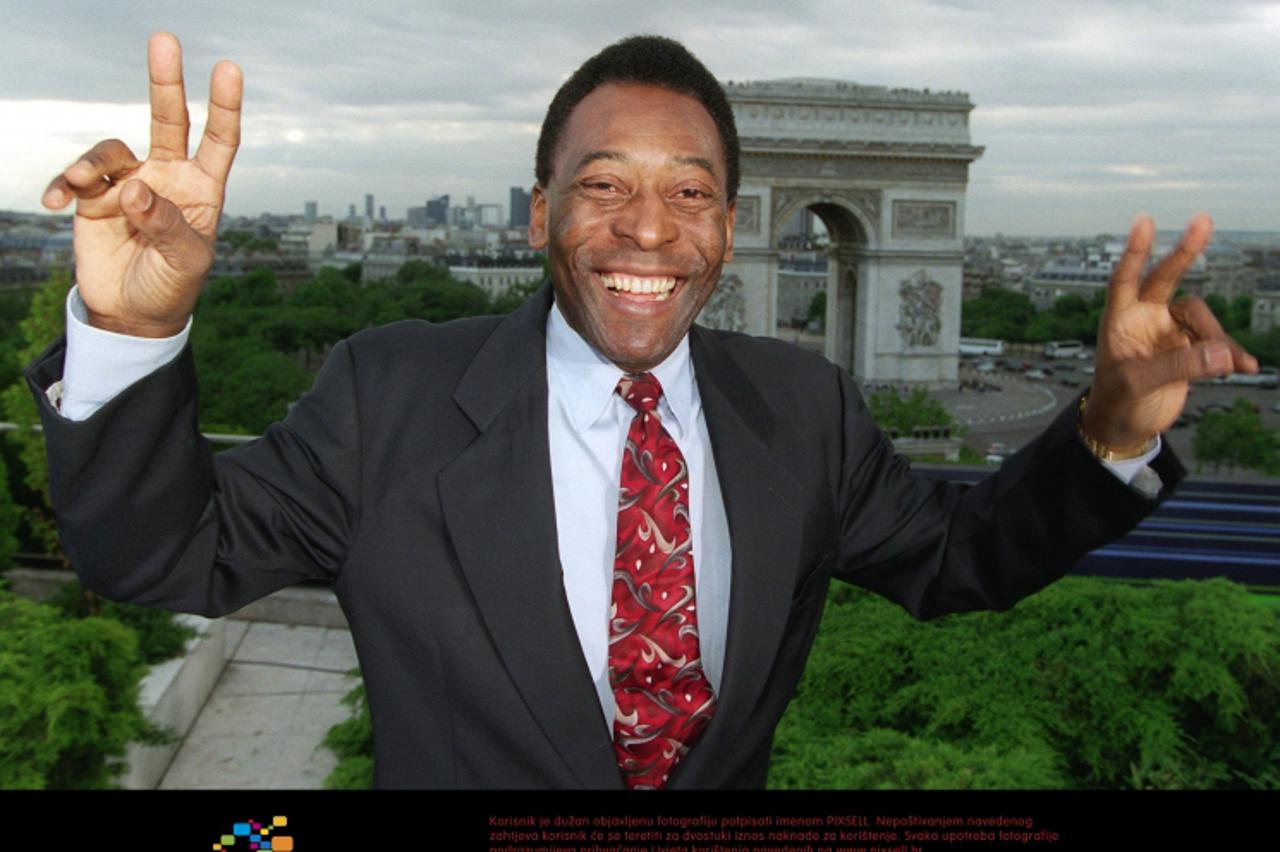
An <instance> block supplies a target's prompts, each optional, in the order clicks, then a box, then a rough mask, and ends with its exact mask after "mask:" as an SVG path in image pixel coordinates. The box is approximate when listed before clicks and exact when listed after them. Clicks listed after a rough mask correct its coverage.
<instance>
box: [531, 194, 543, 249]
mask: <svg viewBox="0 0 1280 852" xmlns="http://www.w3.org/2000/svg"><path fill="white" fill-rule="evenodd" d="M546 247H547V194H546V193H545V192H543V191H542V185H541V184H537V183H535V184H534V185H533V190H532V191H531V192H530V193H529V248H531V249H533V250H534V251H541V250H542V249H544V248H546Z"/></svg>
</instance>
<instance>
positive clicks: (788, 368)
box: [698, 326, 840, 392]
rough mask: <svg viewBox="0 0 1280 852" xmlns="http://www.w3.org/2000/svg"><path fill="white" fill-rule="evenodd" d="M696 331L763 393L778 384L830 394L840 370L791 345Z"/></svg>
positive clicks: (769, 339)
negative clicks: (821, 390) (823, 391)
mask: <svg viewBox="0 0 1280 852" xmlns="http://www.w3.org/2000/svg"><path fill="white" fill-rule="evenodd" d="M698 329H699V332H700V333H701V334H704V335H707V336H708V338H709V339H710V340H711V341H712V342H713V343H714V345H715V346H716V347H718V348H719V349H720V350H721V351H723V352H724V353H725V354H726V355H728V356H729V357H730V358H731V359H732V360H733V361H734V362H735V363H736V364H737V365H738V366H739V367H740V368H741V369H742V370H743V372H745V373H746V374H747V375H748V376H750V377H751V378H752V380H753V381H756V382H758V383H759V384H760V385H762V387H761V388H760V389H761V390H762V391H767V390H768V386H770V385H774V384H777V383H789V384H795V383H798V384H799V385H800V386H802V387H803V388H804V389H810V390H816V389H818V388H822V389H825V390H826V391H827V392H829V391H830V389H831V387H832V383H833V382H834V381H837V380H838V376H839V373H840V370H839V368H838V367H837V366H836V365H835V364H833V363H831V362H830V361H828V360H827V359H826V357H824V356H823V355H821V354H819V353H817V352H812V351H810V350H808V349H804V348H802V347H800V346H797V345H796V344H794V343H788V342H787V341H785V340H779V339H778V338H776V337H762V336H756V335H751V334H743V333H742V332H737V331H721V330H719V329H712V328H705V327H702V326H699V327H698ZM793 389H794V388H793Z"/></svg>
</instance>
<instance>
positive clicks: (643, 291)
mask: <svg viewBox="0 0 1280 852" xmlns="http://www.w3.org/2000/svg"><path fill="white" fill-rule="evenodd" d="M600 281H601V282H603V284H604V286H605V287H606V288H608V289H609V290H612V291H614V292H616V293H629V294H632V295H641V296H652V297H653V298H654V300H655V301H658V302H661V301H665V300H666V299H669V298H670V297H671V293H672V291H673V290H675V289H676V284H678V283H679V281H680V279H679V278H672V277H670V276H661V275H655V276H640V275H627V274H625V273H621V272H602V273H600Z"/></svg>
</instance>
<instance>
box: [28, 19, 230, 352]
mask: <svg viewBox="0 0 1280 852" xmlns="http://www.w3.org/2000/svg"><path fill="white" fill-rule="evenodd" d="M147 66H148V70H149V71H150V75H151V153H150V154H149V155H148V157H147V159H146V160H145V161H139V160H138V159H137V158H136V157H135V156H134V154H133V152H132V151H130V150H129V148H128V146H126V145H125V144H124V143H123V142H121V141H120V140H118V139H107V140H104V141H102V142H99V143H98V144H97V145H94V146H93V147H92V148H90V149H89V150H88V151H87V152H86V153H85V154H84V156H82V157H81V158H80V159H78V160H76V162H74V163H72V164H71V165H70V166H68V167H67V169H66V170H65V171H64V172H63V173H62V174H60V175H58V176H57V177H56V178H54V179H53V182H52V183H50V184H49V188H48V189H47V190H45V194H44V199H43V201H44V206H45V207H47V208H49V209H50V210H61V209H63V208H64V207H66V206H67V205H68V204H69V203H71V201H72V199H75V201H76V209H75V219H74V229H73V235H74V245H75V258H76V282H77V284H78V285H79V288H80V297H81V299H82V300H83V301H84V304H85V307H86V308H87V309H88V315H89V321H90V323H91V324H93V325H95V326H98V327H99V328H105V329H107V330H109V331H115V332H119V333H121V334H131V335H134V336H139V337H170V336H172V335H174V334H177V333H178V332H179V331H181V330H182V329H183V328H184V327H185V326H186V324H187V318H188V317H190V316H191V312H192V311H193V310H194V309H195V304H196V299H197V298H198V297H199V295H200V289H201V287H202V286H203V283H204V278H205V276H206V275H207V274H208V272H209V268H210V267H211V266H212V265H213V244H214V241H215V239H216V238H217V231H218V217H219V216H220V215H221V213H222V203H223V199H224V197H225V189H226V183H227V174H228V173H229V172H230V171H231V162H232V160H234V159H235V155H236V149H237V148H238V147H239V145H240V100H241V96H242V94H243V91H244V80H243V78H242V76H241V73H240V67H239V66H238V65H236V64H235V63H234V62H228V61H225V60H224V61H222V62H219V63H218V64H217V65H215V66H214V68H213V76H212V79H211V81H210V85H209V117H208V120H207V122H206V124H205V130H204V136H203V138H202V139H201V140H200V147H199V148H198V149H197V150H196V155H195V157H194V158H191V159H188V158H187V134H188V132H189V130H190V128H191V123H190V120H189V118H188V116H187V100H186V92H185V91H184V89H183V85H182V47H181V45H179V44H178V40H177V38H175V37H174V36H172V35H170V34H169V33H155V34H154V35H152V36H151V40H150V41H149V42H148V44H147Z"/></svg>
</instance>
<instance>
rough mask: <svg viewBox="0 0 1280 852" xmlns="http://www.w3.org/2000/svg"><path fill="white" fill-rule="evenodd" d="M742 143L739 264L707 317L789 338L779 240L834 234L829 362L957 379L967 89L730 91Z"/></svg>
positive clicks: (790, 85) (940, 380)
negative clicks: (802, 228)
mask: <svg viewBox="0 0 1280 852" xmlns="http://www.w3.org/2000/svg"><path fill="white" fill-rule="evenodd" d="M725 91H726V94H727V95H728V96H729V101H730V103H731V105H732V106H733V110H734V117H735V120H736V121H737V125H738V132H739V138H740V141H741V145H742V156H741V166H742V185H741V188H740V189H739V193H738V201H737V205H738V208H737V209H738V215H737V224H736V230H735V234H734V260H733V262H732V263H729V264H726V265H725V268H724V271H723V273H722V278H721V281H722V286H723V288H724V290H725V291H726V292H725V294H724V297H723V298H722V299H720V301H719V302H716V298H719V297H720V294H719V293H717V295H716V298H713V303H715V308H716V310H715V312H714V316H711V315H710V313H711V312H710V309H711V308H712V304H709V305H708V309H709V310H708V311H704V314H703V317H702V319H703V321H704V322H711V321H712V320H714V323H715V324H719V325H720V326H721V327H733V328H737V329H742V330H745V331H747V332H748V333H752V334H765V335H776V334H777V333H778V328H779V324H778V320H779V317H778V307H777V301H778V292H779V273H778V261H779V255H780V233H781V231H782V230H783V228H784V227H785V226H786V224H787V221H788V219H789V218H790V217H791V216H793V215H795V214H796V213H798V212H799V211H802V210H806V209H807V210H812V211H813V212H814V213H815V215H817V216H819V217H820V218H821V219H822V221H823V223H824V224H825V225H826V226H827V229H828V232H829V233H830V234H831V237H832V245H831V249H830V252H829V253H828V264H827V265H828V283H827V287H828V289H827V336H826V341H825V350H824V351H825V354H826V355H827V357H828V358H830V359H831V360H832V361H834V362H836V363H837V364H840V365H841V366H842V367H844V368H845V369H848V370H850V371H851V372H852V373H853V374H854V375H855V376H857V377H858V378H859V379H861V380H863V381H872V382H894V383H920V384H926V385H935V386H936V385H943V384H950V383H953V382H954V381H955V379H956V377H957V367H958V360H959V359H958V350H959V325H960V323H959V320H960V295H961V291H962V280H963V259H964V236H963V221H964V199H965V189H966V186H967V184H968V167H969V164H970V163H971V162H973V161H974V160H975V159H977V158H978V157H979V156H980V155H981V154H982V148H980V147H977V146H974V145H971V144H970V141H969V112H970V111H971V110H972V109H973V104H972V103H970V101H969V97H968V95H966V94H964V93H962V92H930V91H929V90H924V91H915V90H907V89H888V88H884V87H879V86H861V85H858V84H856V83H848V82H843V81H835V80H815V79H808V78H803V79H789V80H770V81H761V82H749V83H732V82H730V83H727V84H726V85H725Z"/></svg>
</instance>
